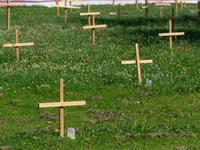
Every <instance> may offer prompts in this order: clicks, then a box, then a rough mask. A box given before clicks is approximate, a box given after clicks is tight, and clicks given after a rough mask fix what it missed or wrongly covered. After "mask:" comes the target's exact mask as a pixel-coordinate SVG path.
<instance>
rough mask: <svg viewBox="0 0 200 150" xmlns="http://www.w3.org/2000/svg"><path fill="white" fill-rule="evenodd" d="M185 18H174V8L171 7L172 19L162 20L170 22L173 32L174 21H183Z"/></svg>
mask: <svg viewBox="0 0 200 150" xmlns="http://www.w3.org/2000/svg"><path fill="white" fill-rule="evenodd" d="M183 19H185V18H183V17H179V18H174V7H172V17H171V18H163V20H172V32H174V20H183Z"/></svg>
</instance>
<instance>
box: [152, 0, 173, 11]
mask: <svg viewBox="0 0 200 150" xmlns="http://www.w3.org/2000/svg"><path fill="white" fill-rule="evenodd" d="M154 5H155V6H160V15H162V10H163V6H171V4H169V3H163V0H161V3H154Z"/></svg>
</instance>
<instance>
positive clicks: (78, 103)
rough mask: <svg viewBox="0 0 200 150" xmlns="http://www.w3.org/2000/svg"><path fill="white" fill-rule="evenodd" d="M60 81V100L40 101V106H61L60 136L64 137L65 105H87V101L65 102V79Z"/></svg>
mask: <svg viewBox="0 0 200 150" xmlns="http://www.w3.org/2000/svg"><path fill="white" fill-rule="evenodd" d="M59 83H60V85H59V86H60V96H59V97H60V98H59V99H60V102H52V103H39V104H38V108H46V107H59V110H60V117H59V122H60V136H61V137H64V108H63V107H64V106H78V105H86V101H70V102H64V98H63V79H60V80H59Z"/></svg>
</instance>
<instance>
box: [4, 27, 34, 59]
mask: <svg viewBox="0 0 200 150" xmlns="http://www.w3.org/2000/svg"><path fill="white" fill-rule="evenodd" d="M32 45H34V43H33V42H32V43H18V30H17V29H15V43H14V44H2V47H16V58H17V61H19V46H32Z"/></svg>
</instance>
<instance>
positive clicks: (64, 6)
mask: <svg viewBox="0 0 200 150" xmlns="http://www.w3.org/2000/svg"><path fill="white" fill-rule="evenodd" d="M56 2H57V1H56ZM51 7H57V12H58V16H59V9H58V8H59V7H60V8H65V20H67V8H72V9H80V8H81V7H77V6H67V0H65V4H64V5H58V3H56V5H50V6H48V8H51Z"/></svg>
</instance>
